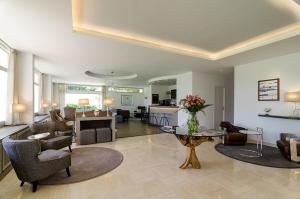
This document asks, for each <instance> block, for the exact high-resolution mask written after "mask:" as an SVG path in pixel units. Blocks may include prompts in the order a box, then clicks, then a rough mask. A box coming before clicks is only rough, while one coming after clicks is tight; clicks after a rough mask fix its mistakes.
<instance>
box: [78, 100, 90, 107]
mask: <svg viewBox="0 0 300 199" xmlns="http://www.w3.org/2000/svg"><path fill="white" fill-rule="evenodd" d="M78 104H79V105H80V106H85V105H89V104H90V101H89V99H79V101H78Z"/></svg>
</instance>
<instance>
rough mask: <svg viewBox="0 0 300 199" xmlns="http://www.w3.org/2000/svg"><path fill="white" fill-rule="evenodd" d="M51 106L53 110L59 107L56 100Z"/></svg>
mask: <svg viewBox="0 0 300 199" xmlns="http://www.w3.org/2000/svg"><path fill="white" fill-rule="evenodd" d="M51 107H52V110H54V109H55V108H56V107H58V104H57V103H55V102H53V103H52V105H51Z"/></svg>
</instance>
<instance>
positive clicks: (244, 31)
mask: <svg viewBox="0 0 300 199" xmlns="http://www.w3.org/2000/svg"><path fill="white" fill-rule="evenodd" d="M81 2H82V3H83V4H82V5H83V6H82V7H81V8H82V9H81V10H80V12H79V14H80V16H81V23H82V24H84V25H88V26H93V27H96V28H99V27H102V28H107V29H113V30H117V31H119V32H122V33H124V34H128V33H130V34H134V35H138V36H142V37H144V38H155V39H157V40H159V41H163V42H164V41H166V42H172V43H176V44H180V45H181V44H182V45H184V46H192V47H195V48H199V49H204V50H206V51H209V52H210V51H213V52H214V51H220V50H223V49H224V48H228V47H230V46H232V45H235V44H236V43H242V42H244V41H245V40H249V39H251V38H253V37H257V36H259V35H261V34H265V33H268V32H272V31H276V30H277V29H279V28H284V27H286V26H290V25H293V24H298V23H300V17H299V16H300V14H299V13H300V12H299V11H300V7H299V6H298V5H296V4H295V3H294V2H293V1H292V0H251V1H249V0H222V1H219V0H210V1H207V0H185V1H182V0H165V1H161V0H160V1H159V0H153V1H147V0H127V1H117V0H97V1H96V0H85V1H81ZM125 2H126V3H125ZM297 11H298V12H297ZM73 14H74V13H73ZM72 23H74V21H73V20H72V7H71V2H70V1H69V0H43V1H40V0H26V1H20V0H9V1H8V0H7V1H6V0H3V1H0V24H1V26H0V38H1V39H3V40H4V41H6V42H7V43H8V44H9V45H11V46H12V47H13V48H15V49H17V50H20V51H26V52H32V53H33V54H35V55H36V57H37V60H36V65H37V67H38V68H39V69H40V70H41V71H42V72H44V73H50V74H52V75H54V76H55V79H56V80H57V81H62V82H74V83H89V84H98V83H99V84H101V83H105V82H104V81H100V80H99V79H96V78H92V77H88V76H86V75H85V74H84V72H85V71H86V70H91V71H101V70H104V71H107V70H113V71H129V72H131V73H137V74H138V75H139V76H138V78H137V79H135V80H123V81H121V82H119V83H120V84H124V85H133V84H134V85H145V84H146V82H147V80H148V79H150V78H153V77H156V76H162V75H173V74H179V73H183V72H187V71H192V70H193V71H202V72H219V71H220V69H221V68H222V70H223V71H225V72H226V71H227V69H229V68H232V67H233V66H234V65H238V64H244V63H249V62H252V61H256V60H261V59H266V58H270V57H274V56H280V55H284V54H288V53H293V52H297V51H300V36H297V35H296V36H295V35H292V36H290V37H289V38H287V37H285V39H281V40H280V41H278V42H273V43H271V44H268V45H263V46H260V47H257V48H256V49H252V50H247V51H245V52H242V53H239V54H235V55H233V56H229V57H226V58H222V59H219V60H216V61H212V60H207V59H202V58H199V57H196V56H195V57H194V56H188V55H184V54H180V53H178V52H174V51H168V50H162V49H159V48H153V47H151V46H148V45H141V44H139V43H136V42H130V41H127V40H125V41H121V40H119V39H118V38H117V39H113V38H108V37H106V36H105V35H104V36H103V37H101V36H100V37H99V36H95V35H90V34H85V33H78V32H73V31H72V28H73V27H72V25H74V24H72Z"/></svg>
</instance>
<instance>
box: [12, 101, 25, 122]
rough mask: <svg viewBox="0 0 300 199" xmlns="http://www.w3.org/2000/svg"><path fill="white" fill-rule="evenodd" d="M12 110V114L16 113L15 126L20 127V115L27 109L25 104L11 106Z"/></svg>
mask: <svg viewBox="0 0 300 199" xmlns="http://www.w3.org/2000/svg"><path fill="white" fill-rule="evenodd" d="M12 110H13V112H14V113H17V114H18V115H17V117H16V123H15V124H16V125H20V113H24V112H26V111H27V107H26V105H25V104H13V106H12Z"/></svg>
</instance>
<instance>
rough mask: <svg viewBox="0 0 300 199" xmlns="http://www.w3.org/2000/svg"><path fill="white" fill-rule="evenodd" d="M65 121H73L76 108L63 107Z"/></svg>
mask: <svg viewBox="0 0 300 199" xmlns="http://www.w3.org/2000/svg"><path fill="white" fill-rule="evenodd" d="M64 114H65V118H64V119H65V120H67V121H75V115H76V108H72V107H65V108H64Z"/></svg>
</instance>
